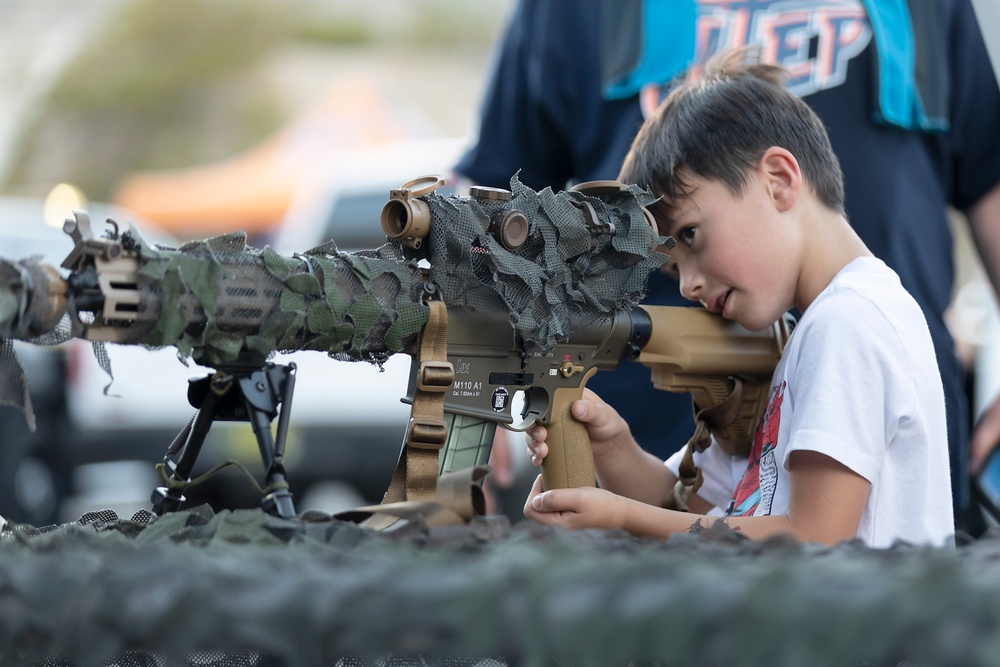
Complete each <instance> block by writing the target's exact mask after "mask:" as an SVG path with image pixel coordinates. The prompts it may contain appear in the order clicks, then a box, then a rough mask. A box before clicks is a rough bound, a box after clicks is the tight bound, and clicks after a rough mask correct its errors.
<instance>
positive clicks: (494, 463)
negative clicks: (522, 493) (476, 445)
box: [483, 428, 515, 514]
mask: <svg viewBox="0 0 1000 667" xmlns="http://www.w3.org/2000/svg"><path fill="white" fill-rule="evenodd" d="M513 446H514V444H513V442H512V441H511V437H510V433H509V432H508V431H507V429H504V428H498V429H497V430H496V435H494V436H493V449H492V450H491V451H490V461H489V463H490V467H491V468H493V470H492V471H491V472H490V474H489V475H487V476H486V480H485V481H484V482H483V494H484V496H485V499H486V514H500V513H502V508H501V507H500V503H499V501H498V500H497V493H496V492H497V490H499V489H509V488H510V487H511V486H513V485H514V480H515V471H514V456H513V453H512V452H511V448H512V447H513Z"/></svg>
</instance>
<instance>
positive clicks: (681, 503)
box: [664, 378, 744, 512]
mask: <svg viewBox="0 0 1000 667" xmlns="http://www.w3.org/2000/svg"><path fill="white" fill-rule="evenodd" d="M743 388H744V385H743V381H742V380H740V379H739V378H733V390H732V392H730V394H729V396H727V397H726V399H725V400H723V401H722V402H721V403H716V404H715V405H713V406H710V407H707V408H705V409H703V410H698V409H697V406H695V415H694V421H695V428H694V434H693V435H692V436H691V438H690V439H689V440H688V441H687V445H686V446H685V447H684V457H683V458H682V459H681V463H680V466H678V470H677V472H678V479H677V483H676V484H674V488H673V492H672V494H671V496H670V497H669V498H668V499H667V501H666V503H665V504H664V507H668V508H670V509H675V510H678V511H681V512H689V511H690V509H689V508H688V504H687V501H688V498H690V497H691V494H693V493H695V492H696V491H698V489H699V488H701V485H702V482H704V479H703V477H702V474H701V468H699V467H698V466H696V465H695V463H694V453H695V451H699V452H703V451H705V450H706V449H708V448H709V446H710V445H711V444H712V429H713V428H716V427H722V426H725V425H726V424H729V423H731V422H732V421H733V420H734V419H735V418H736V416H737V414H738V413H739V408H740V404H741V403H742V402H743Z"/></svg>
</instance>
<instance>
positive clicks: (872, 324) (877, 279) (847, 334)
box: [799, 257, 933, 357]
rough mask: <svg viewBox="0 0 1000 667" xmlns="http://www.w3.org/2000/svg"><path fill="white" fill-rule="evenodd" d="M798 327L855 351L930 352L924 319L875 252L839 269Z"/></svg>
mask: <svg viewBox="0 0 1000 667" xmlns="http://www.w3.org/2000/svg"><path fill="white" fill-rule="evenodd" d="M799 326H800V327H802V328H803V329H805V331H803V332H802V334H803V336H806V335H808V336H809V337H810V338H813V340H814V341H815V339H816V338H819V339H820V344H822V345H824V346H830V347H835V348H837V349H838V350H851V351H852V354H858V352H859V351H860V349H861V348H869V349H871V348H879V347H883V348H886V349H888V350H892V349H895V350H896V351H895V353H894V354H903V355H908V354H912V353H914V352H916V353H917V354H918V355H919V356H923V355H925V354H931V356H932V357H933V342H932V341H931V337H930V330H929V329H928V326H927V319H926V318H925V317H924V314H923V311H921V309H920V306H919V305H918V304H917V302H916V300H915V299H914V298H913V297H912V296H911V295H910V293H909V292H907V291H906V289H905V288H904V287H903V285H902V283H901V282H900V279H899V276H898V275H896V273H895V272H894V271H893V270H892V269H891V268H889V267H888V266H886V264H885V263H884V262H883V261H882V260H880V259H878V258H875V257H861V258H858V259H856V260H854V261H853V262H851V263H850V264H848V265H847V266H846V267H844V269H842V270H841V271H840V273H838V274H837V276H836V277H835V278H834V279H833V281H831V282H830V284H829V285H828V286H827V288H826V289H825V290H823V292H822V293H820V295H819V296H818V297H817V298H816V300H815V301H813V303H812V304H811V305H810V306H809V308H808V309H807V311H806V313H804V314H803V317H802V318H801V320H800V322H799Z"/></svg>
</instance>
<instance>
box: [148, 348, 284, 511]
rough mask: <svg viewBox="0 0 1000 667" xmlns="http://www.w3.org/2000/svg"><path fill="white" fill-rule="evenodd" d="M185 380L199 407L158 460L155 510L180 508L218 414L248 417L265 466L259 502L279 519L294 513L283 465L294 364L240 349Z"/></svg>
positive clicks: (192, 400) (191, 399) (228, 418)
mask: <svg viewBox="0 0 1000 667" xmlns="http://www.w3.org/2000/svg"><path fill="white" fill-rule="evenodd" d="M188 383H189V384H188V402H189V403H191V405H192V407H194V408H196V409H197V412H196V413H195V415H194V417H192V419H191V421H189V422H188V424H187V426H185V427H184V428H183V429H182V430H181V432H180V433H179V434H178V435H177V437H176V438H174V441H173V442H172V443H171V445H170V447H169V448H168V449H167V453H166V455H165V456H164V457H163V464H162V465H161V466H157V468H159V469H160V475H161V477H163V480H164V483H165V486H160V487H157V488H156V489H155V490H154V491H153V494H152V502H153V512H154V513H156V514H157V515H163V514H164V513H165V512H173V511H176V510H178V509H180V508H181V506H182V505H183V503H184V501H185V497H184V495H183V492H184V489H185V488H187V487H188V486H191V485H192V484H194V483H197V480H196V481H195V482H192V480H191V473H192V472H193V471H194V466H195V462H196V461H197V459H198V455H199V454H200V453H201V448H202V445H204V443H205V437H206V436H207V435H208V431H209V429H210V428H211V427H212V424H213V423H214V422H215V421H216V420H219V421H249V422H250V425H251V427H252V428H253V432H254V436H256V438H257V446H258V448H259V449H260V457H261V460H262V462H263V463H264V470H265V471H266V474H265V486H264V488H263V489H261V494H262V495H263V496H264V498H263V500H261V507H263V508H264V511H266V512H267V513H269V514H273V515H275V516H278V517H281V518H283V519H292V518H295V505H294V503H293V502H292V493H291V491H289V489H288V482H287V481H286V479H285V466H284V455H285V439H286V437H287V435H288V420H289V415H290V414H291V407H292V391H293V390H294V387H295V364H294V363H289V364H287V365H283V366H281V365H277V364H272V363H270V362H267V361H264V360H263V358H260V357H254V356H251V355H248V354H241V355H240V357H239V358H237V359H236V360H235V361H233V362H231V363H227V364H221V365H219V366H217V367H216V371H215V372H214V373H213V374H211V375H208V376H205V377H201V378H193V379H191V380H189V381H188ZM282 404H283V405H284V407H283V408H282V409H281V415H280V417H279V418H278V430H277V434H276V436H275V437H272V436H271V421H272V420H273V419H274V417H275V416H276V415H278V406H279V405H282ZM175 457H177V458H176V460H175ZM213 472H214V471H213ZM247 474H248V475H249V473H247ZM251 477H252V475H251Z"/></svg>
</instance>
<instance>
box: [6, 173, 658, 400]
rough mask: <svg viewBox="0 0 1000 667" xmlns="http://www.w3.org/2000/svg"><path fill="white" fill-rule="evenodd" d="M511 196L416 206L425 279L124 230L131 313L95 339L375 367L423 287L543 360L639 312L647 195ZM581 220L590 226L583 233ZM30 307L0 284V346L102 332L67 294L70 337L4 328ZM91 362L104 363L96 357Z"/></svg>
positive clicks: (402, 260)
mask: <svg viewBox="0 0 1000 667" xmlns="http://www.w3.org/2000/svg"><path fill="white" fill-rule="evenodd" d="M511 187H512V190H513V199H512V200H511V201H510V202H509V203H505V204H495V203H480V202H478V201H477V200H475V199H473V198H470V197H456V196H442V195H437V194H435V193H431V194H429V195H427V196H426V197H425V198H424V199H425V200H426V201H427V203H428V205H429V207H430V208H431V212H432V213H431V230H430V237H429V241H428V243H427V245H428V246H429V248H430V252H429V257H428V258H427V259H428V260H429V262H430V266H429V268H426V267H425V268H420V267H421V266H423V265H422V264H418V260H417V258H416V257H415V256H413V254H412V253H409V252H407V251H406V250H404V248H403V247H402V246H401V245H400V244H399V243H398V242H396V241H390V242H388V243H387V244H386V245H384V246H382V247H381V248H377V249H373V250H368V251H361V252H355V253H344V252H340V251H339V250H338V249H337V247H336V245H335V240H331V241H328V242H327V243H325V244H323V245H321V246H319V247H317V248H313V249H311V250H306V251H305V252H302V253H299V254H295V255H294V256H292V257H286V256H282V255H279V254H278V253H276V252H274V251H273V250H271V249H270V248H264V249H263V250H261V249H257V248H252V247H249V246H248V245H247V243H246V237H245V235H244V234H242V233H234V234H229V235H224V236H218V237H215V238H210V239H207V240H203V241H193V242H189V243H186V244H184V245H182V246H181V247H180V248H177V249H174V248H158V247H152V246H150V245H148V244H146V243H145V241H144V240H143V239H142V238H141V236H139V235H138V234H135V233H134V230H133V231H132V232H128V233H126V234H125V235H124V236H123V245H124V246H125V249H126V250H129V251H138V280H137V288H138V292H139V304H138V306H137V310H136V311H135V313H134V318H133V319H131V320H130V321H129V322H128V323H127V326H122V325H121V323H112V324H110V325H108V326H107V327H105V328H106V330H108V331H112V332H113V335H112V336H111V339H112V340H115V341H117V342H120V343H124V344H132V345H144V346H147V347H151V348H156V347H164V346H175V347H176V348H177V349H178V353H179V355H180V356H181V357H182V358H187V357H193V358H194V359H195V360H196V361H198V363H200V364H203V365H206V366H217V365H219V364H224V363H228V362H232V361H234V360H235V359H237V358H238V357H239V356H240V355H246V354H250V355H254V356H257V357H263V358H266V357H268V356H269V355H270V354H272V353H273V352H276V351H282V352H288V351H295V350H318V351H322V352H325V353H327V354H329V355H331V356H334V357H336V358H338V359H344V360H351V361H359V360H361V361H369V362H373V363H377V364H380V363H382V362H384V361H385V360H386V359H387V358H388V357H389V356H391V355H392V354H394V353H397V352H403V351H408V346H410V345H412V343H413V341H414V340H415V339H416V336H417V334H418V333H419V331H420V329H421V328H422V327H423V324H424V322H425V321H426V319H427V307H426V305H425V304H424V302H423V301H422V298H423V295H424V293H425V284H426V283H427V281H428V275H429V281H430V283H431V284H432V285H433V288H432V289H433V291H435V292H438V293H439V294H440V296H441V298H442V299H443V300H444V302H445V303H446V304H447V305H449V306H468V307H470V308H473V309H477V310H500V312H506V313H508V314H509V316H510V318H511V322H512V324H513V325H514V328H515V329H516V331H517V332H518V334H520V335H521V336H522V337H523V338H524V340H525V342H526V343H527V347H529V348H530V347H532V346H535V345H537V346H538V347H540V348H542V349H544V350H546V351H547V350H550V349H551V348H552V347H553V346H554V345H555V342H556V341H557V340H559V339H560V338H565V337H568V336H569V335H570V334H571V333H573V332H574V331H576V330H578V329H579V328H581V327H584V326H587V325H590V324H593V323H595V322H596V321H599V320H601V319H605V318H608V317H610V316H612V315H613V314H614V313H615V312H616V311H619V310H621V309H624V308H628V307H631V306H633V305H635V304H636V303H638V302H639V300H640V299H641V298H642V296H643V294H644V292H645V285H646V280H647V278H648V276H649V273H650V272H651V271H653V270H655V269H656V267H657V266H658V265H659V264H660V263H661V262H662V260H663V256H662V255H659V254H658V253H656V252H655V251H654V248H655V247H656V246H657V245H658V243H659V241H660V239H659V237H657V236H655V235H654V233H653V230H652V229H651V227H650V225H649V223H648V222H647V220H646V218H645V215H644V209H643V206H644V205H646V204H648V203H650V202H651V201H652V197H651V196H650V195H649V194H648V193H646V192H644V191H642V190H640V189H638V188H636V187H634V186H633V187H631V188H629V189H627V190H622V191H621V192H618V193H612V194H608V195H601V196H599V197H598V196H588V195H585V194H582V193H579V192H571V191H567V192H559V193H553V192H552V191H551V190H549V189H546V190H543V191H541V192H537V193H536V192H535V191H533V190H531V189H530V188H528V187H526V186H524V185H522V184H521V183H520V182H519V181H518V180H517V178H516V177H515V178H513V179H511ZM497 207H503V208H517V209H518V210H520V211H521V212H522V213H523V214H524V215H525V217H526V218H527V220H528V223H529V228H528V237H527V240H526V241H525V243H524V244H523V245H522V246H521V247H519V248H517V249H515V250H508V249H506V248H505V247H504V246H502V245H501V244H500V243H499V242H497V241H496V240H495V239H494V238H493V236H492V235H491V234H490V232H489V227H490V217H491V215H492V214H493V213H495V212H496V208H497ZM585 210H586V211H590V212H592V215H593V216H594V217H593V219H592V220H590V221H589V222H588V219H587V216H586V215H585V214H584V213H583V211H585ZM373 222H374V221H373ZM595 222H596V223H600V224H594V223H595ZM0 268H2V269H4V270H9V271H16V272H18V275H20V273H21V272H23V271H22V269H23V267H19V265H16V264H14V263H12V262H3V261H0ZM91 270H92V268H91ZM77 278H80V276H77ZM72 281H73V278H72V277H71V279H70V282H71V283H72ZM70 291H71V293H72V290H70ZM30 302H31V298H30V284H29V283H28V282H25V281H20V282H19V281H17V280H6V281H0V339H7V338H21V339H27V340H30V341H31V342H33V343H37V344H51V343H58V342H62V341H65V340H66V339H67V338H68V337H69V336H70V335H76V336H80V337H90V338H92V339H94V338H95V336H93V335H91V334H90V333H89V332H84V330H83V327H84V324H88V325H90V326H91V327H100V326H101V325H103V324H104V323H102V322H94V323H91V322H90V321H89V320H88V319H87V315H88V313H87V312H84V306H83V305H82V304H81V303H80V302H79V301H78V300H77V299H75V298H74V297H73V296H72V295H71V297H70V301H69V306H68V311H69V314H70V315H71V316H72V317H71V318H70V319H69V321H71V322H72V323H73V326H72V327H71V328H69V327H67V325H66V324H65V322H64V324H63V325H62V329H61V330H59V331H57V332H55V333H49V334H48V335H45V336H38V335H37V333H36V332H34V331H31V330H29V329H26V328H25V327H23V326H22V327H20V328H18V327H17V326H15V325H16V324H17V322H20V321H22V320H24V319H25V318H23V317H21V310H23V309H24V308H25V304H26V303H30ZM130 317H132V316H131V315H130ZM27 332H30V333H31V336H30V337H29V336H28V335H27ZM0 342H3V341H2V340H0ZM3 344H4V346H5V347H3V348H0V355H2V356H0V362H3V360H4V359H6V358H8V357H10V358H13V355H12V354H10V352H11V351H10V346H9V342H3ZM95 349H96V351H97V353H98V355H99V357H101V358H102V359H104V360H106V355H103V353H102V351H101V349H100V347H99V346H96V347H95ZM102 365H104V366H105V370H107V371H108V372H109V374H110V370H111V369H110V368H109V367H107V364H106V363H104V364H102ZM18 371H19V369H18V368H16V366H14V365H12V364H11V362H10V361H7V362H5V365H4V366H2V367H0V373H2V374H3V376H4V377H16V378H20V377H21V374H20V373H19V372H18ZM23 393H24V392H23V388H22V387H21V386H20V385H17V386H14V385H13V384H12V385H11V386H10V387H7V391H3V390H2V388H0V403H4V402H6V403H14V404H19V403H20V402H21V401H22V400H23V399H22V398H20V397H21V396H22V395H23Z"/></svg>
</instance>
